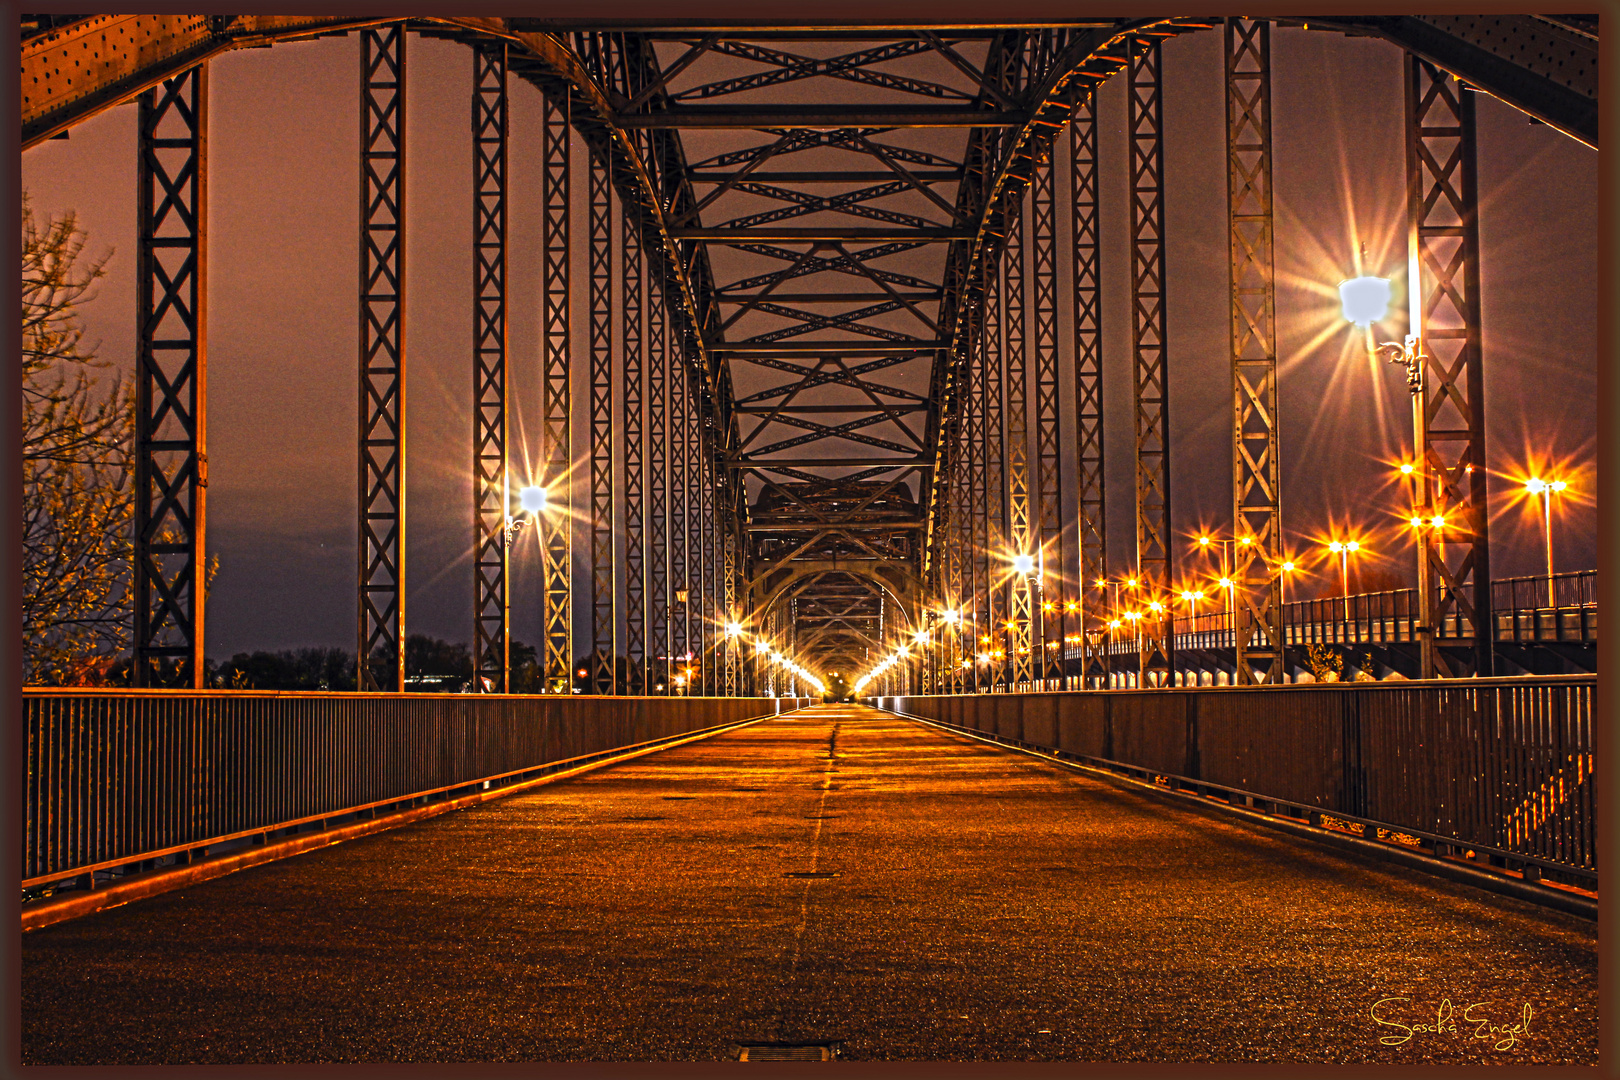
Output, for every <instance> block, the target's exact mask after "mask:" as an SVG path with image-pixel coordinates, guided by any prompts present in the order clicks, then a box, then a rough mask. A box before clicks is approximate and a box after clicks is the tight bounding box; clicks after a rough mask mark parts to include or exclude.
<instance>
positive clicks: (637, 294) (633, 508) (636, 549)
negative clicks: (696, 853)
mask: <svg viewBox="0 0 1620 1080" xmlns="http://www.w3.org/2000/svg"><path fill="white" fill-rule="evenodd" d="M622 209H623V208H621V213H620V221H621V223H622V224H623V227H624V275H623V280H624V284H623V290H624V439H623V441H624V603H625V612H624V660H625V681H626V685H625V687H624V692H625V693H627V694H650V693H652V688H653V682H652V680H651V679H650V678H648V675H649V674H650V672H649V671H648V664H647V550H646V542H647V529H646V505H645V502H646V483H645V477H644V475H643V474H644V472H645V469H646V461H647V445H646V442H645V435H646V428H645V426H644V425H643V423H642V417H641V410H642V401H643V398H644V396H645V391H644V386H643V380H644V378H645V376H644V374H643V366H642V361H641V342H642V329H641V316H642V306H641V296H642V292H641V233H640V232H639V231H638V229H639V226H638V225H637V223H636V221H635V220H634V219H633V218H632V216H631V215H630V214H627V213H623V212H622Z"/></svg>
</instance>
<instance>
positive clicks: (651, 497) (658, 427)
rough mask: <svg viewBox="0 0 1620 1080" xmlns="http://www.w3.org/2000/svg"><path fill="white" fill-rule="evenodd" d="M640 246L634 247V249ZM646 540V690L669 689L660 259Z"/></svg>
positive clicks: (667, 453) (654, 303)
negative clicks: (650, 665)
mask: <svg viewBox="0 0 1620 1080" xmlns="http://www.w3.org/2000/svg"><path fill="white" fill-rule="evenodd" d="M638 250H639V249H638ZM647 301H648V303H647V497H648V499H647V501H648V506H647V523H648V524H647V546H648V549H649V552H650V558H649V562H648V566H649V568H650V571H651V572H650V574H649V576H648V582H647V626H648V637H647V653H648V657H649V659H650V660H651V664H652V668H651V671H650V672H649V673H648V680H649V681H648V683H647V692H649V693H654V694H659V693H661V694H666V695H667V694H669V693H671V692H672V687H673V685H674V683H673V679H674V677H675V674H674V672H675V664H674V662H673V661H672V659H671V657H672V655H673V653H674V649H675V647H674V644H673V638H672V637H671V634H670V628H671V622H672V616H673V612H674V610H675V609H674V604H673V596H674V593H673V592H672V590H673V588H674V585H673V578H672V567H673V553H672V551H671V538H672V537H673V535H674V531H673V530H672V529H671V528H670V495H671V492H672V491H673V490H674V488H673V482H672V481H673V476H672V470H671V461H672V458H673V455H672V451H671V441H672V440H671V436H670V423H671V420H670V418H671V415H672V414H671V411H670V401H669V393H670V390H669V386H670V379H669V375H668V373H669V369H670V364H669V355H670V353H669V335H668V333H667V329H668V327H667V324H666V321H665V320H666V314H665V308H664V275H663V268H662V266H661V265H659V264H657V263H654V264H653V265H650V266H648V268H647Z"/></svg>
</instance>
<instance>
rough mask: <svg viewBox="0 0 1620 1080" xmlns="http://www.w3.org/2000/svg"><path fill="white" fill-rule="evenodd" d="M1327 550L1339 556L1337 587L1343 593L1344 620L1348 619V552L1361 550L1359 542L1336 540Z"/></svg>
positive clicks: (1347, 620)
mask: <svg viewBox="0 0 1620 1080" xmlns="http://www.w3.org/2000/svg"><path fill="white" fill-rule="evenodd" d="M1328 550H1329V551H1331V552H1333V554H1335V555H1337V556H1338V557H1339V589H1340V591H1341V592H1342V593H1343V594H1344V621H1345V622H1349V621H1350V553H1351V552H1353V551H1360V550H1361V543H1360V542H1359V541H1356V540H1346V541H1343V542H1342V543H1341V542H1340V541H1338V540H1335V541H1333V542H1332V543H1331V544H1329V545H1328Z"/></svg>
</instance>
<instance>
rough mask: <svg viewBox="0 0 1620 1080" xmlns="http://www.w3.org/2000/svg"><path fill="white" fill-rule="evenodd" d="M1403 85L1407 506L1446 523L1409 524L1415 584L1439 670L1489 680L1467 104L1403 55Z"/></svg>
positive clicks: (1448, 84)
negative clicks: (1458, 631)
mask: <svg viewBox="0 0 1620 1080" xmlns="http://www.w3.org/2000/svg"><path fill="white" fill-rule="evenodd" d="M1405 81H1406V151H1407V205H1408V213H1407V250H1408V260H1407V265H1408V271H1407V273H1408V278H1409V280H1410V281H1411V282H1412V284H1410V285H1409V286H1408V288H1409V290H1410V292H1411V294H1412V303H1411V307H1412V323H1411V325H1412V330H1413V331H1414V332H1415V333H1417V334H1418V347H1419V348H1420V350H1421V351H1422V354H1423V357H1424V358H1423V362H1422V363H1423V383H1422V387H1421V397H1422V399H1423V415H1422V418H1421V421H1422V422H1421V433H1422V448H1421V450H1419V451H1418V461H1419V464H1420V465H1421V468H1419V470H1418V471H1417V473H1416V474H1415V476H1416V477H1417V479H1418V486H1419V490H1418V492H1417V496H1418V498H1417V499H1416V502H1417V503H1418V505H1420V506H1422V507H1425V508H1427V513H1426V515H1425V516H1428V517H1430V519H1431V520H1432V519H1433V517H1436V516H1438V517H1440V518H1441V519H1443V520H1444V522H1445V524H1444V525H1443V527H1441V528H1433V527H1430V528H1427V529H1420V530H1418V531H1419V533H1420V540H1421V544H1420V551H1421V552H1422V554H1421V555H1420V558H1421V559H1422V560H1423V562H1424V564H1425V565H1426V567H1427V573H1426V574H1421V575H1420V581H1419V588H1420V589H1422V590H1423V591H1424V592H1425V593H1427V594H1428V595H1427V603H1426V604H1425V607H1426V609H1427V612H1428V613H1429V618H1428V619H1426V622H1427V625H1428V627H1429V628H1430V632H1431V633H1432V635H1433V637H1432V641H1433V647H1432V655H1433V663H1434V666H1435V667H1436V669H1437V671H1438V673H1439V674H1442V675H1464V674H1467V675H1481V676H1488V675H1490V674H1491V665H1492V657H1493V654H1494V649H1493V639H1494V625H1493V620H1492V617H1491V589H1490V514H1489V512H1488V510H1487V503H1486V474H1487V470H1486V467H1485V460H1486V458H1485V370H1484V363H1483V357H1482V354H1481V349H1480V319H1479V202H1478V198H1479V195H1478V192H1479V182H1478V173H1477V170H1476V168H1475V149H1474V100H1473V96H1472V94H1471V93H1470V92H1469V91H1467V90H1465V89H1463V88H1462V87H1461V86H1460V85H1459V84H1458V83H1457V81H1456V80H1455V79H1453V78H1451V77H1450V76H1448V75H1446V74H1445V73H1444V72H1442V71H1440V70H1438V69H1436V68H1435V67H1434V66H1432V65H1430V64H1428V63H1427V62H1425V61H1423V60H1419V59H1417V58H1415V57H1413V56H1411V55H1410V54H1408V56H1407V58H1406V61H1405ZM1414 286H1415V287H1414ZM1418 297H1421V304H1420V303H1419V301H1418ZM1425 579H1426V580H1425ZM1453 616H1456V617H1457V622H1458V625H1466V626H1467V627H1468V628H1469V630H1470V633H1469V634H1468V635H1467V636H1462V637H1457V638H1450V637H1443V636H1441V634H1442V628H1443V627H1445V626H1446V625H1447V623H1448V621H1449V620H1450V619H1451V618H1452V617H1453ZM1442 647H1444V648H1442ZM1424 666H1425V667H1427V666H1428V661H1427V660H1425V664H1424ZM1425 674H1426V675H1427V674H1429V673H1428V672H1427V671H1425Z"/></svg>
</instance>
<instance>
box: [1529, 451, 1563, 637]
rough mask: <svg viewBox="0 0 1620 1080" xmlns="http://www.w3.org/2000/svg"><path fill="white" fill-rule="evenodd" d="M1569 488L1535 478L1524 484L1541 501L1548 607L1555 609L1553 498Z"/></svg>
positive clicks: (1556, 600) (1557, 482) (1556, 482)
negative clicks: (1545, 539) (1545, 545)
mask: <svg viewBox="0 0 1620 1080" xmlns="http://www.w3.org/2000/svg"><path fill="white" fill-rule="evenodd" d="M1568 486H1569V485H1568V484H1567V483H1565V482H1564V481H1562V480H1551V481H1548V480H1540V479H1537V478H1535V477H1531V478H1530V479H1529V480H1526V481H1525V483H1524V490H1526V491H1528V492H1529V493H1530V494H1531V495H1535V496H1539V497H1540V499H1541V504H1542V508H1543V516H1542V522H1543V529H1544V533H1545V535H1546V538H1547V606H1548V607H1550V608H1554V609H1556V608H1557V607H1558V597H1557V595H1556V594H1555V593H1554V591H1553V548H1552V497H1553V495H1554V493H1557V492H1562V491H1563V490H1564V489H1565V488H1566V487H1568Z"/></svg>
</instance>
